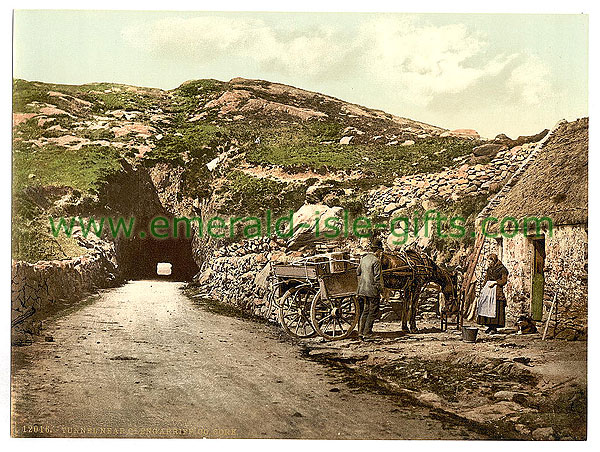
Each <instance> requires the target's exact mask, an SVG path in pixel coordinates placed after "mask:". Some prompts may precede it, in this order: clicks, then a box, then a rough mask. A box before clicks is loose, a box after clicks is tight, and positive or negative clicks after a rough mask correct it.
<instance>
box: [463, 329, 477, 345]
mask: <svg viewBox="0 0 600 452" xmlns="http://www.w3.org/2000/svg"><path fill="white" fill-rule="evenodd" d="M477 331H479V329H478V328H475V327H473V326H463V328H462V339H463V341H465V342H477Z"/></svg>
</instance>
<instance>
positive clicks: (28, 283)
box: [11, 231, 120, 344]
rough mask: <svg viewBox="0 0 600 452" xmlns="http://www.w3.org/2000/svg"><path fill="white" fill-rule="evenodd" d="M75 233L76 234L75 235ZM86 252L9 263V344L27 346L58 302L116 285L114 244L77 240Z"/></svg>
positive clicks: (117, 278)
mask: <svg viewBox="0 0 600 452" xmlns="http://www.w3.org/2000/svg"><path fill="white" fill-rule="evenodd" d="M78 232H79V231H76V234H77V233H78ZM79 241H80V245H81V246H84V247H86V248H88V249H89V253H88V254H86V255H84V256H79V257H76V258H72V259H65V260H55V261H39V262H37V263H35V264H30V263H27V262H22V261H13V263H12V275H11V325H12V341H13V343H15V344H19V343H28V342H30V341H31V340H32V338H33V337H34V336H36V335H39V334H40V333H41V331H42V322H43V320H44V319H45V318H46V317H47V316H48V314H50V313H52V312H54V311H55V310H56V308H58V306H59V305H60V304H61V303H64V302H74V301H77V300H79V299H81V298H82V297H83V296H85V294H89V293H91V292H93V291H95V290H97V289H100V288H105V287H111V286H114V285H116V284H118V283H119V282H120V274H119V268H118V266H117V262H116V259H115V249H114V245H113V244H112V243H110V242H104V241H101V240H87V239H83V238H82V237H79Z"/></svg>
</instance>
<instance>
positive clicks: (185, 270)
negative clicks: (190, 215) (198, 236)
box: [119, 238, 200, 281]
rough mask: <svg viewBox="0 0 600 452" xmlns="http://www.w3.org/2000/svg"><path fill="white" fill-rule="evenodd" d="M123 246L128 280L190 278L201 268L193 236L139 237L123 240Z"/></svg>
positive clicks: (179, 279)
mask: <svg viewBox="0 0 600 452" xmlns="http://www.w3.org/2000/svg"><path fill="white" fill-rule="evenodd" d="M120 248H121V252H120V253H119V254H120V258H119V261H120V263H121V269H122V272H123V277H124V278H125V279H130V280H131V279H154V278H160V279H169V280H174V281H189V280H191V279H192V278H193V277H194V275H195V274H196V273H198V271H199V270H200V269H199V267H198V265H197V264H196V261H195V260H194V255H193V249H192V239H191V238H176V239H175V238H173V239H162V240H161V239H156V238H136V239H134V240H130V241H129V243H122V244H121V246H120ZM167 268H168V272H167V271H166V270H167ZM159 270H160V271H159Z"/></svg>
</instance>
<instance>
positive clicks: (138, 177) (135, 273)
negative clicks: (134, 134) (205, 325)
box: [99, 161, 200, 281]
mask: <svg viewBox="0 0 600 452" xmlns="http://www.w3.org/2000/svg"><path fill="white" fill-rule="evenodd" d="M122 166H123V170H122V171H121V172H119V173H117V174H115V175H111V176H110V177H108V178H107V183H106V184H104V185H103V186H102V187H101V190H100V194H99V198H100V199H102V200H104V203H105V205H106V206H108V207H107V208H106V211H105V213H104V214H105V215H110V216H113V217H114V216H115V215H116V216H118V217H123V218H125V219H126V220H125V221H127V219H131V218H133V219H134V226H133V230H132V231H131V234H130V235H129V236H128V237H124V236H123V235H118V236H116V237H114V236H113V237H112V240H113V242H114V244H115V251H116V258H117V262H118V265H119V268H120V271H121V277H122V278H123V279H128V280H135V279H156V278H166V279H171V280H176V281H190V280H191V279H192V278H193V277H194V275H196V274H197V273H198V271H199V270H200V269H199V267H198V265H197V264H196V261H195V259H194V251H193V246H192V242H193V237H194V231H193V230H191V231H190V233H189V234H179V235H177V236H176V237H173V236H168V237H165V238H159V237H155V236H154V235H152V234H151V233H149V231H151V229H149V226H150V224H151V221H152V219H153V218H156V217H164V218H166V219H168V218H173V216H174V214H173V210H175V209H174V206H171V208H170V209H168V208H166V207H165V206H164V205H163V203H162V202H161V199H160V197H159V194H158V191H157V187H156V185H155V184H154V182H153V181H152V178H151V176H150V173H149V171H148V169H147V168H145V167H143V166H135V167H134V166H132V165H131V164H130V163H128V162H127V161H123V162H122ZM163 189H164V187H163ZM161 232H162V231H161ZM159 263H170V264H171V274H170V275H161V274H158V272H157V268H158V264H159Z"/></svg>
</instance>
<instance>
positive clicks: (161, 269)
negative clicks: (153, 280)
mask: <svg viewBox="0 0 600 452" xmlns="http://www.w3.org/2000/svg"><path fill="white" fill-rule="evenodd" d="M171 273H173V264H171V263H170V262H159V263H158V264H156V274H157V275H158V276H171Z"/></svg>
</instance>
